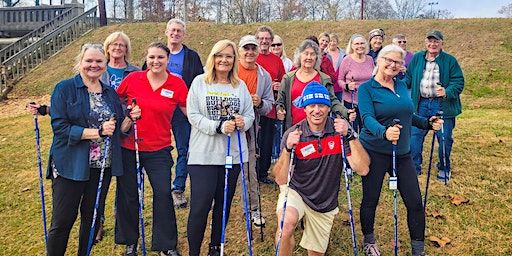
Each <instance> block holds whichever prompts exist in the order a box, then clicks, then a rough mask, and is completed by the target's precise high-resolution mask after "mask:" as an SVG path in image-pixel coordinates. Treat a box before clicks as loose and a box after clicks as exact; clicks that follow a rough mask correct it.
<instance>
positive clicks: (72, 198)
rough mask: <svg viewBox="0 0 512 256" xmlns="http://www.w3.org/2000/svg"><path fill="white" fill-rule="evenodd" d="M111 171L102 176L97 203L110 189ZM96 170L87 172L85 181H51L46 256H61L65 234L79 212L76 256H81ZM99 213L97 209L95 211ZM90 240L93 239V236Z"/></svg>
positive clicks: (92, 205) (85, 244)
mask: <svg viewBox="0 0 512 256" xmlns="http://www.w3.org/2000/svg"><path fill="white" fill-rule="evenodd" d="M111 173H112V172H111V169H110V168H106V169H105V172H104V174H103V183H102V187H101V194H100V202H105V197H106V196H107V191H108V187H109V186H110V179H111V177H112V176H111ZM99 177H100V169H97V168H91V169H90V176H89V180H88V181H75V180H71V179H66V178H64V177H62V176H57V178H53V177H52V203H53V206H52V223H51V226H50V230H49V232H48V255H49V256H64V254H65V253H66V248H67V245H68V240H69V234H70V232H71V229H72V228H73V224H74V223H75V220H76V218H77V216H78V211H80V231H79V238H78V255H85V254H86V251H87V244H88V242H89V232H90V230H91V224H92V218H93V213H94V205H95V202H96V193H97V190H98V182H99ZM98 210H99V209H98ZM100 217H101V215H100V213H99V212H98V215H97V216H96V224H95V227H94V229H95V232H94V234H96V232H97V231H98V225H99V221H100ZM93 239H94V236H93Z"/></svg>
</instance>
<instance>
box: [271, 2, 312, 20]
mask: <svg viewBox="0 0 512 256" xmlns="http://www.w3.org/2000/svg"><path fill="white" fill-rule="evenodd" d="M278 8H279V16H280V18H281V20H294V19H304V18H305V17H306V15H307V12H306V9H305V8H304V6H303V5H301V2H300V1H299V0H282V1H281V3H280V6H278Z"/></svg>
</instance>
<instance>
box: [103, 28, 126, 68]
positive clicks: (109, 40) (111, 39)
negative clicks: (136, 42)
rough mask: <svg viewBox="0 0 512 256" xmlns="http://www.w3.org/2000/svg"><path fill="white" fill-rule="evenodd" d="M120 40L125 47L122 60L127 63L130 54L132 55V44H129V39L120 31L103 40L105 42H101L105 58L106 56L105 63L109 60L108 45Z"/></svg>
mask: <svg viewBox="0 0 512 256" xmlns="http://www.w3.org/2000/svg"><path fill="white" fill-rule="evenodd" d="M119 38H121V39H122V40H123V41H124V44H125V45H126V54H125V55H124V60H125V61H126V62H128V60H129V59H130V56H131V53H132V44H131V42H130V38H129V37H128V35H126V34H125V33H124V32H122V31H116V32H114V33H112V34H110V35H108V36H107V38H105V41H104V42H103V51H104V52H105V56H107V61H108V60H110V53H108V47H109V46H110V44H112V43H113V42H114V41H115V40H117V39H119Z"/></svg>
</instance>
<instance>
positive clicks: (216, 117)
mask: <svg viewBox="0 0 512 256" xmlns="http://www.w3.org/2000/svg"><path fill="white" fill-rule="evenodd" d="M226 109H227V111H226ZM228 112H231V113H233V114H234V113H238V114H240V115H242V116H243V117H244V123H245V127H244V128H243V129H242V130H241V131H240V133H241V136H240V138H241V144H242V153H243V156H242V157H243V161H244V162H245V163H247V162H248V150H247V140H246V138H245V136H244V132H245V131H247V130H249V128H251V125H252V123H253V121H254V110H253V105H252V99H251V95H250V94H249V91H248V90H247V86H246V85H245V83H244V82H243V81H240V84H239V85H238V86H237V87H236V88H234V87H232V86H230V85H226V84H206V83H205V81H204V75H198V76H197V77H196V78H194V81H193V82H192V85H191V86H190V89H189V91H188V97H187V115H188V120H189V122H190V124H191V126H192V130H191V133H190V141H189V149H188V154H189V155H188V164H190V165H193V164H196V165H224V164H225V161H226V149H227V148H226V147H227V140H228V136H227V135H226V134H218V133H217V132H216V129H217V127H218V126H219V123H220V120H221V117H226V116H227V114H229V113H228ZM237 137H238V136H237V132H236V131H235V132H233V133H231V146H230V155H231V156H233V164H240V158H239V156H240V154H239V150H238V138H237Z"/></svg>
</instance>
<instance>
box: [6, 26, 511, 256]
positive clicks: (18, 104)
mask: <svg viewBox="0 0 512 256" xmlns="http://www.w3.org/2000/svg"><path fill="white" fill-rule="evenodd" d="M259 25H260V24H250V25H245V26H234V25H215V24H209V23H192V24H190V25H189V26H188V28H187V30H188V32H187V38H186V40H185V41H186V44H187V45H188V46H190V47H192V48H194V49H196V50H197V51H198V52H199V53H200V55H201V58H202V60H203V62H204V61H205V58H206V55H207V54H208V53H209V51H210V49H211V47H212V45H213V44H214V43H215V42H216V41H217V40H219V39H223V38H228V39H232V40H234V41H236V42H238V39H239V38H240V37H241V36H242V35H245V34H253V33H254V31H255V30H256V28H257V27H258V26H259ZM268 25H270V26H271V27H273V28H274V30H275V31H276V33H277V34H279V35H281V36H282V37H283V38H284V40H285V45H286V49H287V53H288V55H289V56H292V55H293V51H294V48H295V46H296V45H298V44H299V42H300V41H301V40H302V39H303V38H304V37H305V36H306V35H309V34H314V35H318V34H319V33H320V32H322V31H332V32H337V33H338V34H339V35H340V41H341V43H340V46H342V47H343V46H344V45H345V44H346V41H348V37H349V36H350V35H351V34H352V33H355V32H357V33H362V34H366V33H367V31H369V30H370V29H372V28H376V27H381V28H383V29H384V30H385V31H386V33H387V35H388V36H387V38H386V43H389V42H390V37H391V36H392V35H393V34H395V33H404V34H406V35H407V37H408V45H409V48H410V50H420V49H422V48H423V39H424V35H425V33H426V32H427V31H429V30H431V29H432V28H437V29H440V30H441V31H443V33H444V34H445V49H446V51H447V52H450V53H452V54H453V55H455V56H456V57H457V59H458V60H459V62H460V64H461V66H462V68H463V71H464V74H465V78H466V85H465V90H464V92H463V113H462V114H461V115H460V116H459V117H458V118H457V127H456V129H455V130H454V137H455V143H454V146H453V151H452V152H453V153H452V157H453V159H452V168H453V176H452V178H453V179H452V181H451V182H450V183H449V185H448V186H444V185H442V183H440V182H437V181H435V180H432V181H431V185H430V190H429V202H428V206H427V210H428V217H427V229H426V251H427V254H428V255H453V256H466V255H479V256H480V255H512V248H511V246H510V241H512V164H511V163H512V155H511V152H512V111H511V110H512V104H511V103H512V90H511V89H510V88H511V87H512V65H511V64H510V60H511V59H512V19H458V20H412V21H389V20H385V21H340V22H281V23H277V22H276V23H269V24H268ZM164 29H165V24H164V23H137V24H119V25H112V26H108V27H104V28H99V29H97V30H95V31H92V32H90V33H89V34H87V35H86V36H84V37H82V38H81V39H79V40H78V41H77V42H75V43H73V44H71V45H70V46H68V47H67V48H65V49H63V50H62V51H61V52H60V53H59V54H57V55H56V56H53V57H52V58H50V59H49V60H48V61H46V62H45V63H44V64H43V65H41V66H39V67H38V68H37V69H35V70H34V71H33V72H31V73H30V74H29V75H28V76H27V77H25V78H24V79H23V80H21V82H20V83H18V84H17V85H16V87H15V90H14V91H13V93H12V94H11V95H10V98H11V99H10V100H8V101H5V102H0V106H1V107H2V110H3V111H1V112H0V163H1V164H0V227H2V239H0V256H3V255H5V256H7V255H9V256H12V255H44V253H43V251H44V240H43V235H42V234H43V232H42V223H41V206H40V199H39V183H38V174H37V166H36V154H35V150H34V144H35V142H34V123H33V118H32V116H31V115H29V114H27V113H26V111H25V110H24V105H25V104H26V102H28V101H30V100H36V101H39V102H42V103H47V102H48V101H49V94H50V93H51V91H52V90H53V87H54V85H55V84H56V82H58V81H59V80H61V79H64V78H66V77H69V76H70V75H72V73H73V72H72V67H73V65H74V57H75V56H76V55H77V54H78V51H79V48H80V46H81V45H82V44H83V43H86V42H103V40H104V38H105V37H106V36H107V35H108V34H110V33H111V32H113V31H117V30H122V31H124V32H126V33H127V34H128V35H129V36H130V37H131V38H132V47H133V57H132V62H133V63H135V64H141V63H142V60H143V55H144V51H145V48H146V45H148V44H149V43H150V42H152V41H155V40H163V41H165V37H164V34H163V33H164V32H163V31H164ZM39 122H40V126H39V127H40V129H41V150H42V154H43V168H46V164H47V159H48V158H47V156H48V151H49V148H50V143H51V139H52V131H51V127H50V119H49V118H47V117H41V118H40V119H39ZM431 136H432V135H431V133H429V134H428V135H427V138H426V142H425V143H426V145H428V146H426V147H425V149H424V159H428V155H427V154H428V151H429V146H430V142H431V138H432V137H431ZM436 145H437V143H436ZM173 153H174V154H175V151H173ZM436 155H437V153H436V154H435V156H434V159H436V158H437V156H436ZM434 164H435V161H434ZM424 172H426V164H424ZM434 177H435V176H434ZM434 179H435V178H434ZM419 181H420V187H421V191H422V193H423V192H424V189H425V181H426V175H422V176H420V177H419ZM342 182H343V181H342ZM148 183H149V182H147V180H146V195H145V198H146V205H150V203H151V188H150V186H149V184H148ZM44 185H45V195H46V204H47V205H46V210H47V214H48V225H49V223H50V220H51V191H52V189H51V182H50V181H49V180H45V182H44ZM343 185H344V184H343ZM240 187H241V186H240V184H238V190H239V191H240V190H241V189H240ZM342 187H343V186H342ZM386 187H387V186H386V184H384V187H383V191H382V194H381V199H380V204H379V207H378V210H377V219H376V223H375V233H376V235H377V239H378V242H379V245H380V247H381V251H382V254H383V255H391V254H392V250H393V247H392V239H393V219H392V193H391V192H390V191H389V190H388V189H387V188H386ZM361 190H362V189H361V179H360V178H359V177H354V182H353V183H352V202H353V208H354V217H355V221H356V232H357V238H358V242H359V246H360V245H361V242H362V233H361V227H360V223H359V221H360V218H359V206H360V202H361V198H362V191H361ZM186 193H187V194H188V193H189V187H188V188H187V192H186ZM114 194H115V181H113V182H112V184H111V188H110V192H109V194H108V198H107V205H106V209H105V214H106V232H107V233H106V235H105V238H104V241H102V242H101V243H100V244H98V245H97V246H96V247H95V248H94V249H93V253H92V254H93V255H100V256H106V255H109V256H110V255H122V252H123V251H124V250H123V249H124V248H123V247H122V246H115V245H114V242H113V240H114V238H113V236H114V216H113V212H114V207H113V205H114ZM261 195H262V198H261V200H262V204H263V211H264V214H265V216H266V217H267V225H266V228H265V229H264V231H265V239H264V242H260V241H259V229H257V228H254V229H253V232H254V238H255V239H254V255H258V256H267V255H274V253H275V250H274V241H273V239H274V232H275V230H276V216H275V214H274V212H275V203H276V201H277V195H278V189H277V188H276V187H273V186H269V185H261ZM452 196H462V197H464V198H466V199H468V200H469V203H466V204H462V205H458V206H457V205H454V204H453V203H451V199H450V198H451V197H452ZM346 205H347V202H346V196H345V191H344V190H342V191H340V194H339V207H340V212H339V214H338V215H337V216H336V218H335V223H334V227H333V231H332V236H331V241H330V246H329V249H328V252H327V253H328V255H334V256H338V255H350V254H351V253H352V248H351V240H350V229H349V226H348V225H347V220H348V216H347V206H346ZM398 207H399V208H398V209H399V217H398V218H399V235H400V242H401V247H400V255H410V245H409V238H408V232H407V225H406V211H405V207H404V204H403V202H402V200H399V206H398ZM188 210H189V209H178V210H177V211H176V215H177V219H178V229H179V249H180V250H181V252H182V253H183V255H188V246H187V240H186V222H187V217H188ZM150 213H151V207H147V208H146V210H145V218H146V219H145V220H146V236H147V237H146V243H147V244H150V234H151V233H150V231H151V222H152V220H151V215H150ZM243 216H244V215H243V213H242V207H241V202H240V192H237V196H235V199H234V203H233V207H232V212H231V218H230V222H229V225H228V229H227V235H226V237H227V243H226V255H248V253H247V247H246V237H245V234H246V233H245V229H244V219H243ZM77 223H78V221H77V222H76V224H77ZM297 230H298V231H300V228H298V229H297ZM430 236H437V237H448V238H450V239H451V243H450V244H448V245H446V246H444V247H441V248H440V247H438V246H436V245H435V244H434V243H431V242H429V241H428V240H429V238H430ZM300 237H301V235H300V232H296V242H297V243H298V241H299V239H300ZM77 238H78V225H75V227H74V228H73V230H72V232H71V235H70V239H69V245H68V251H67V255H76V250H77V243H78V239H77ZM208 242H209V230H207V233H206V234H205V241H204V244H203V253H205V251H204V250H205V249H206V247H207V243H208ZM360 249H361V248H360ZM360 252H361V250H360ZM149 255H157V254H155V253H153V254H149ZM294 255H306V253H305V251H304V250H303V249H300V248H299V247H298V246H297V247H296V251H295V252H294ZM361 255H362V254H361Z"/></svg>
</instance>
